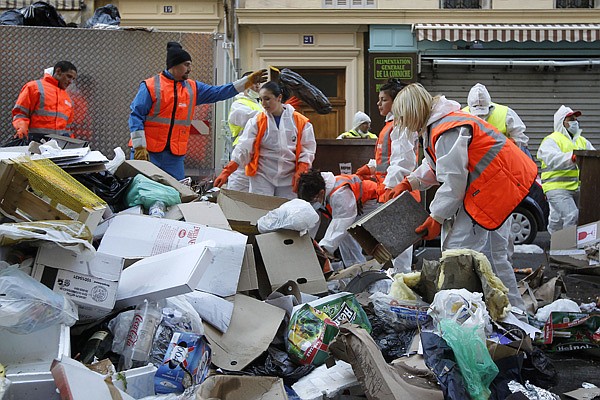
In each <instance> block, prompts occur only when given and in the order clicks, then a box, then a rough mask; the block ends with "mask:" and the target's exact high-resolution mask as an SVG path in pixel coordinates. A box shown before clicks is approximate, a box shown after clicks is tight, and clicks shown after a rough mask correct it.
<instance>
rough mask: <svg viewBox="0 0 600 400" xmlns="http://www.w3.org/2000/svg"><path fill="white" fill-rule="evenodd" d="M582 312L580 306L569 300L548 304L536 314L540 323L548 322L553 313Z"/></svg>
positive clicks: (559, 300)
mask: <svg viewBox="0 0 600 400" xmlns="http://www.w3.org/2000/svg"><path fill="white" fill-rule="evenodd" d="M558 311H562V312H576V313H578V312H581V309H580V308H579V305H578V304H577V303H575V302H574V301H573V300H569V299H558V300H555V301H554V302H552V303H550V304H548V305H547V306H544V307H542V308H540V309H539V310H537V312H536V313H535V319H537V320H538V321H540V322H546V321H547V320H548V318H550V313H552V312H558Z"/></svg>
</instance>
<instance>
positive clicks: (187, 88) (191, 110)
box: [175, 85, 196, 125]
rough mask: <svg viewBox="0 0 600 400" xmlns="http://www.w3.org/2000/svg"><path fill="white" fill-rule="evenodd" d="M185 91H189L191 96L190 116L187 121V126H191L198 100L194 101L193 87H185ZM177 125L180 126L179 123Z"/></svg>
mask: <svg viewBox="0 0 600 400" xmlns="http://www.w3.org/2000/svg"><path fill="white" fill-rule="evenodd" d="M185 89H186V90H187V91H188V94H189V96H190V104H189V106H188V116H187V120H186V121H185V124H186V125H189V124H191V123H192V113H193V112H194V105H195V104H194V101H195V100H196V99H194V92H193V91H192V88H191V85H185ZM175 125H178V124H177V123H176V124H175Z"/></svg>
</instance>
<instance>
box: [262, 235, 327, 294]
mask: <svg viewBox="0 0 600 400" xmlns="http://www.w3.org/2000/svg"><path fill="white" fill-rule="evenodd" d="M256 243H257V245H258V249H259V251H260V260H261V262H259V263H258V265H257V273H258V286H259V291H260V294H261V296H263V298H266V297H267V296H268V295H269V294H271V292H273V290H275V289H277V288H278V287H280V286H281V285H283V284H285V283H286V282H287V281H290V280H292V281H294V282H296V283H297V284H298V286H299V287H300V291H302V292H304V293H310V294H320V293H327V283H326V282H325V277H324V276H323V272H322V271H321V265H320V264H319V260H317V255H316V253H315V249H314V247H313V243H312V239H311V238H310V236H309V235H304V236H300V233H298V232H296V231H289V230H281V231H277V232H271V233H265V234H262V235H257V236H256Z"/></svg>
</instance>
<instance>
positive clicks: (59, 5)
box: [0, 0, 83, 11]
mask: <svg viewBox="0 0 600 400" xmlns="http://www.w3.org/2000/svg"><path fill="white" fill-rule="evenodd" d="M35 1H36V0H0V8H2V9H15V8H22V7H27V6H28V5H30V4H32V3H35ZM45 2H46V3H48V4H50V5H52V6H54V7H55V8H56V9H57V10H63V11H69V10H81V8H82V5H83V1H80V0H45Z"/></svg>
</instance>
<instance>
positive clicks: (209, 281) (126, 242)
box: [98, 215, 248, 297]
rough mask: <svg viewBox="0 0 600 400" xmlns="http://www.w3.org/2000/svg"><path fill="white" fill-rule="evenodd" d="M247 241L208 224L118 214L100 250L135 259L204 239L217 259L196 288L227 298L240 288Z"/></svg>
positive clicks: (105, 235)
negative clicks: (239, 282) (239, 283)
mask: <svg viewBox="0 0 600 400" xmlns="http://www.w3.org/2000/svg"><path fill="white" fill-rule="evenodd" d="M141 232H143V235H141V234H140V233H141ZM247 240H248V239H247V237H246V236H244V235H242V234H240V233H238V232H232V231H228V230H225V229H218V228H211V227H209V226H206V225H199V224H192V223H189V222H183V221H174V220H169V219H164V218H153V217H149V216H147V215H117V216H116V217H115V218H114V221H113V222H112V223H111V225H110V226H109V228H108V229H107V230H106V233H105V234H104V237H103V238H102V241H101V242H100V246H99V247H98V250H99V251H102V252H104V253H108V254H113V255H116V256H119V257H124V258H135V257H148V256H152V255H156V254H161V253H164V252H167V251H170V250H174V249H177V248H180V247H185V246H189V245H192V244H195V243H200V242H203V243H204V244H205V245H206V246H208V247H210V248H211V252H212V254H213V256H214V258H213V259H212V260H211V266H210V268H209V269H208V270H207V271H206V272H205V273H204V276H203V277H202V279H201V281H200V282H198V286H197V287H196V289H198V290H202V291H205V292H208V293H212V294H214V295H217V296H221V297H226V296H232V295H234V294H235V293H236V291H237V286H238V280H239V276H240V270H241V268H242V260H243V258H244V251H245V249H246V242H247Z"/></svg>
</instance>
